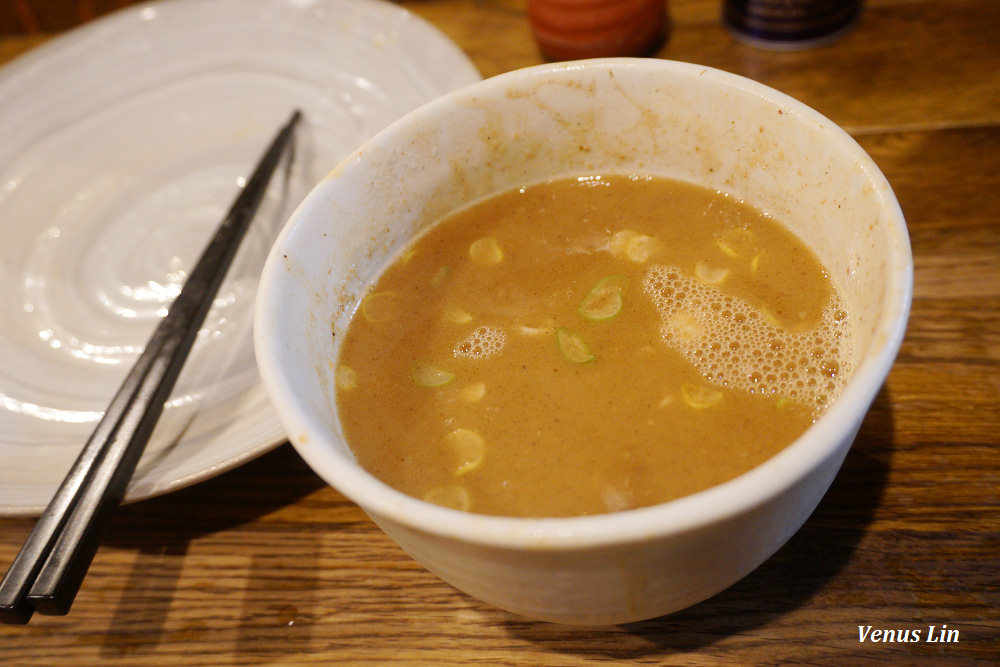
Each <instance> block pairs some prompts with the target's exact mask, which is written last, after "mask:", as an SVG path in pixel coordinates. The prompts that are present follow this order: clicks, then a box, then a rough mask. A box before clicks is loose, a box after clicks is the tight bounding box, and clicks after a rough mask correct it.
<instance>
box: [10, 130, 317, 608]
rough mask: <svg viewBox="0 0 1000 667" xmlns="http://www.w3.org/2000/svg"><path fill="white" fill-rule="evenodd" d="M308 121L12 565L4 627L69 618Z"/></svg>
mask: <svg viewBox="0 0 1000 667" xmlns="http://www.w3.org/2000/svg"><path fill="white" fill-rule="evenodd" d="M301 116H302V114H301V113H300V112H299V111H295V113H293V114H292V116H291V118H290V119H289V120H288V122H287V123H286V124H285V125H284V126H283V127H282V128H281V130H280V131H279V132H278V134H277V136H275V138H274V139H273V141H272V143H271V145H270V146H269V147H268V149H267V151H266V152H265V153H264V155H263V156H262V157H261V158H260V161H259V162H258V163H257V167H256V169H255V170H254V172H253V175H252V176H251V177H250V180H249V181H247V183H246V186H245V187H244V188H243V189H242V190H241V191H240V194H239V196H237V197H236V200H235V201H234V202H233V204H232V205H231V207H230V209H229V212H228V213H227V214H226V217H225V218H224V219H223V221H222V223H221V224H220V225H219V228H218V229H217V230H216V232H215V235H214V236H213V237H212V239H211V241H210V242H209V244H208V246H207V247H206V248H205V250H204V251H203V252H202V255H201V257H200V258H199V260H198V262H197V264H196V265H195V267H194V269H192V271H191V273H190V275H189V276H188V278H187V280H186V281H185V283H184V288H183V289H182V290H181V292H180V294H178V295H177V298H176V299H175V300H174V302H173V303H172V304H171V306H170V310H169V312H168V313H167V315H166V317H164V318H163V319H162V320H161V321H160V323H159V325H158V326H157V328H156V330H155V331H154V332H153V336H152V337H151V338H150V339H149V342H148V343H147V345H146V348H145V350H144V351H143V353H142V354H141V355H140V356H139V359H138V360H137V361H136V363H135V365H134V366H133V367H132V370H131V371H130V372H129V374H128V376H127V377H126V378H125V381H124V382H123V383H122V385H121V387H120V388H119V389H118V393H117V394H115V397H114V399H112V401H111V403H110V405H109V406H108V408H107V410H106V411H105V413H104V416H103V417H102V418H101V421H100V422H99V423H98V424H97V427H96V428H95V429H94V432H93V433H92V434H91V436H90V438H89V439H88V440H87V444H86V445H85V446H84V448H83V451H81V452H80V455H79V457H78V458H77V459H76V461H75V462H74V463H73V467H72V468H71V469H70V471H69V473H68V474H67V476H66V477H65V479H63V482H62V484H61V485H60V486H59V489H58V490H57V491H56V494H55V495H54V496H53V498H52V500H51V502H50V503H49V505H48V507H47V508H46V509H45V511H44V512H43V513H42V515H41V517H39V519H38V522H37V523H36V524H35V527H34V529H33V530H32V532H31V534H30V535H29V536H28V538H27V539H26V540H25V542H24V545H23V546H22V547H21V551H20V552H19V553H18V554H17V556H16V557H15V558H14V562H13V563H12V564H11V566H10V569H8V571H7V574H6V576H5V577H4V579H3V581H2V582H0V622H2V623H9V624H24V623H27V622H28V621H29V620H30V619H31V616H32V614H33V613H34V612H35V611H38V612H39V613H42V614H65V613H67V612H68V611H69V608H70V606H71V605H72V604H73V599H74V598H75V597H76V593H77V591H78V590H79V588H80V584H81V583H82V582H83V578H84V575H86V573H87V568H88V567H89V566H90V562H91V561H92V560H93V558H94V553H95V552H96V551H97V546H98V544H99V541H100V537H101V533H102V532H103V529H104V528H105V526H106V525H107V524H108V523H109V522H110V520H111V518H112V517H113V516H114V512H115V509H116V508H117V507H118V505H119V504H120V503H121V501H122V498H123V497H124V495H125V490H126V488H127V486H128V482H129V480H130V479H131V477H132V474H133V473H134V472H135V467H136V464H137V463H138V462H139V458H140V457H141V455H142V452H143V450H144V449H145V447H146V443H147V442H148V441H149V437H150V435H151V434H152V432H153V427H154V426H155V425H156V422H157V421H158V420H159V418H160V414H161V413H162V412H163V404H164V402H165V401H166V400H167V398H168V397H169V396H170V392H171V390H172V389H173V387H174V383H175V382H176V380H177V376H178V375H179V374H180V371H181V367H182V366H183V365H184V361H185V360H186V359H187V356H188V353H189V352H190V350H191V347H192V345H193V344H194V341H195V338H196V336H197V333H198V329H199V328H200V327H201V325H202V323H203V322H204V320H205V316H206V315H207V314H208V311H209V308H210V307H211V305H212V301H213V300H214V299H215V295H216V293H217V292H218V290H219V286H220V285H221V284H222V280H223V278H224V277H225V275H226V271H227V270H228V269H229V265H230V264H231V263H232V260H233V257H234V256H235V254H236V250H237V249H238V248H239V245H240V242H241V241H242V239H243V236H244V234H245V232H246V230H247V227H248V226H249V224H250V221H251V220H252V219H253V217H254V214H255V213H256V211H257V208H258V207H259V206H260V202H261V200H262V199H263V197H264V193H265V192H266V191H267V186H268V184H269V183H270V181H271V176H272V175H273V174H274V171H275V169H276V168H277V166H278V164H279V163H280V161H281V158H282V156H283V155H284V154H285V151H286V149H288V150H289V152H290V153H291V151H292V149H293V148H294V146H293V142H292V139H293V130H294V129H295V125H296V124H297V123H298V121H299V119H300V118H301ZM290 162H291V157H289V164H290Z"/></svg>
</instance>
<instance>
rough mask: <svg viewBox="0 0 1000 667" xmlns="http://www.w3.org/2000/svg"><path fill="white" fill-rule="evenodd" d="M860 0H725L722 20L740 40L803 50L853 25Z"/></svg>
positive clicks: (766, 45) (757, 44)
mask: <svg viewBox="0 0 1000 667" xmlns="http://www.w3.org/2000/svg"><path fill="white" fill-rule="evenodd" d="M860 11H861V0H725V5H724V9H723V21H724V22H725V24H726V27H727V28H728V29H729V31H730V32H731V33H733V35H734V36H735V37H736V38H737V39H739V40H740V41H743V42H747V43H750V44H753V45H754V46H760V47H763V48H768V49H804V48H808V47H811V46H819V45H821V44H825V43H827V42H829V41H832V40H834V39H836V38H837V37H839V36H840V34H841V33H842V32H843V31H844V30H846V29H847V28H848V27H850V26H851V25H852V24H853V23H854V21H855V19H856V18H857V17H858V14H859V13H860Z"/></svg>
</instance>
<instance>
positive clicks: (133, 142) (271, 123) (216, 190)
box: [0, 0, 479, 515]
mask: <svg viewBox="0 0 1000 667" xmlns="http://www.w3.org/2000/svg"><path fill="white" fill-rule="evenodd" d="M478 79H479V75H478V73H477V72H476V70H475V68H474V67H473V66H472V65H471V63H470V62H469V61H468V59H467V58H466V57H465V56H464V55H463V54H462V53H461V51H459V50H458V49H457V47H455V46H454V45H453V44H452V43H451V42H449V41H448V40H447V39H446V38H445V37H444V36H443V35H441V34H440V33H439V32H438V31H437V30H436V29H434V28H433V27H431V26H430V25H428V24H426V23H425V22H423V21H422V20H421V19H418V18H417V17H414V16H413V15H411V14H409V13H407V12H405V11H403V10H401V9H400V8H398V7H395V6H393V5H391V4H388V3H384V2H380V1H379V0H167V1H165V2H158V3H152V4H148V5H141V6H138V7H135V8H132V9H128V10H124V11H121V12H117V13H115V14H112V15H110V16H108V17H106V18H104V19H101V20H98V21H95V22H93V23H90V24H88V25H85V26H84V27H82V28H80V29H77V30H75V31H72V32H70V33H67V34H66V35H64V36H62V37H60V38H57V39H55V40H53V41H52V42H49V43H47V44H45V45H44V46H42V47H41V48H38V49H36V50H34V51H32V52H30V53H28V54H27V55H26V56H24V57H22V58H20V59H18V60H16V61H14V62H13V63H11V64H10V65H8V66H7V67H5V68H4V69H3V70H0V231H2V237H3V241H2V243H0V434H2V435H0V514H4V515H30V514H35V513H38V512H40V511H41V509H43V508H44V506H45V504H46V503H47V502H48V499H49V498H50V497H51V495H52V493H53V492H54V491H55V488H56V486H57V485H58V483H59V481H60V480H61V479H62V477H63V475H64V474H65V472H66V471H67V469H68V468H69V466H70V465H71V463H72V461H73V460H74V458H75V457H76V455H77V453H78V451H79V449H80V447H81V446H82V445H83V443H84V441H85V440H86V438H87V436H89V434H90V432H91V431H92V430H93V428H94V426H95V425H96V422H97V420H98V419H99V418H100V415H101V412H102V410H103V409H104V407H105V405H106V404H107V403H108V401H109V400H110V399H111V397H112V395H113V394H114V391H115V390H116V389H117V387H118V385H119V383H120V382H121V380H122V379H123V378H124V376H125V373H126V372H127V371H128V368H129V367H130V366H131V364H132V363H133V361H134V360H135V358H136V357H137V355H138V353H139V352H140V350H141V348H142V346H143V345H144V343H145V341H146V339H147V338H148V336H149V335H150V333H151V332H152V330H153V328H154V326H155V323H156V321H157V319H158V318H159V317H161V316H162V315H163V314H164V313H165V311H166V307H167V305H168V304H169V302H170V301H171V299H172V298H173V297H174V296H175V295H176V294H177V293H178V291H179V290H180V287H181V285H182V284H183V281H184V279H185V278H186V275H187V271H188V270H189V269H190V267H191V266H192V265H193V264H194V262H195V261H196V259H197V256H198V254H199V253H200V252H201V249H202V248H203V246H204V244H205V243H206V242H207V240H208V238H209V236H210V235H211V233H212V231H213V230H214V228H215V226H216V225H217V224H218V222H219V221H220V219H221V218H222V216H223V215H224V214H225V211H226V210H227V208H228V206H229V204H230V202H231V201H232V199H233V197H234V196H235V194H236V192H237V189H238V187H239V186H240V184H241V179H242V178H243V177H244V176H247V175H248V174H249V172H250V170H251V169H252V167H253V165H254V163H255V161H256V160H257V158H258V157H259V155H260V153H261V152H262V151H263V149H264V147H265V145H266V144H267V142H268V141H269V140H270V138H271V136H272V135H273V134H274V132H275V131H276V130H277V128H278V126H279V125H280V124H281V123H283V122H284V121H285V120H286V119H287V117H288V115H289V114H290V113H291V110H292V109H293V108H296V107H298V108H301V109H302V110H303V112H304V114H305V122H304V124H303V125H302V126H301V127H300V132H299V134H298V144H297V147H296V157H295V163H294V168H293V170H292V172H291V173H290V175H289V177H288V178H287V179H282V178H280V177H276V178H275V180H274V182H273V183H272V187H271V189H270V191H269V194H268V197H267V198H266V199H265V203H264V205H263V206H262V208H261V210H260V212H259V214H258V217H257V218H256V220H255V221H254V223H253V226H252V227H251V231H250V233H249V234H248V236H247V238H246V239H245V241H244V245H243V248H242V250H241V251H240V254H239V255H238V257H237V259H236V262H235V264H234V265H233V267H232V269H231V270H230V272H229V277H228V278H227V280H226V282H225V283H224V284H223V286H222V289H221V291H220V293H219V296H218V298H217V299H216V302H215V304H214V306H213V309H212V311H211V312H210V313H209V316H208V319H207V321H206V323H205V325H204V327H203V328H202V330H201V331H200V332H199V338H198V341H197V343H196V345H195V348H194V350H193V351H192V354H191V357H190V358H189V360H188V363H187V365H186V367H185V369H184V372H183V373H182V375H181V377H180V379H179V381H178V384H177V387H176V389H175V391H174V393H173V395H172V397H171V399H170V401H169V403H168V405H167V409H166V410H165V412H164V416H163V419H162V420H161V423H160V425H159V427H158V428H157V431H156V432H155V434H154V437H153V440H152V442H151V443H150V445H149V447H148V448H147V451H146V454H145V456H144V457H143V459H142V461H141V462H140V463H139V467H138V470H137V473H136V476H135V477H134V479H133V482H132V485H131V487H130V489H129V492H128V499H129V500H137V499H140V498H145V497H149V496H153V495H158V494H161V493H164V492H167V491H170V490H172V489H176V488H180V487H182V486H186V485H188V484H191V483H194V482H197V481H199V480H202V479H205V478H207V477H209V476H211V475H214V474H217V473H219V472H222V471H224V470H227V469H229V468H231V467H233V466H235V465H238V464H239V463H241V462H243V461H246V460H248V459H249V458H251V457H253V456H256V455H258V454H260V453H262V452H264V451H267V450H268V449H270V448H272V447H273V446H275V445H277V444H278V443H280V442H282V441H283V440H284V438H285V435H284V432H283V431H282V428H281V426H280V424H279V422H278V420H277V418H276V417H275V416H274V414H273V413H272V410H271V408H270V406H269V404H268V401H267V399H266V397H265V394H264V391H263V389H262V387H261V385H260V381H259V378H258V374H257V368H256V364H255V362H254V356H253V346H252V339H251V320H252V309H253V298H254V292H255V288H256V282H257V277H258V275H259V272H260V269H261V267H262V265H263V261H264V257H265V255H266V252H267V250H268V248H269V247H270V244H271V241H272V239H273V238H274V236H275V235H276V234H277V231H278V229H279V228H280V226H281V225H282V224H283V222H284V220H285V219H286V218H287V216H288V214H289V213H290V212H291V210H292V208H293V207H294V206H295V205H296V204H297V203H298V201H300V200H301V198H302V197H304V196H305V194H306V193H307V192H308V190H309V189H310V188H311V186H312V185H313V184H315V183H316V182H317V181H319V180H320V179H321V178H322V177H323V176H324V175H325V174H326V173H327V172H328V171H329V170H330V169H332V168H333V167H334V166H335V165H336V164H337V163H338V162H339V161H340V160H341V159H342V158H343V157H345V156H346V155H347V154H348V153H349V152H350V151H351V150H353V149H354V148H356V147H357V146H358V145H359V144H360V143H362V142H363V141H364V140H365V139H367V138H368V137H370V136H371V135H373V134H375V133H376V132H378V131H379V130H380V129H382V128H383V127H385V126H386V125H387V124H389V123H390V122H391V121H393V120H395V119H396V118H398V117H399V116H401V115H403V114H404V113H406V112H407V111H409V110H411V109H413V108H415V107H416V106H419V105H420V104H422V103H423V102H426V101H428V100H430V99H432V98H434V97H437V96H439V95H441V94H444V93H446V92H448V91H450V90H453V89H455V88H458V87H461V86H463V85H465V84H468V83H472V82H473V81H476V80H478ZM282 183H285V185H284V187H283V186H282Z"/></svg>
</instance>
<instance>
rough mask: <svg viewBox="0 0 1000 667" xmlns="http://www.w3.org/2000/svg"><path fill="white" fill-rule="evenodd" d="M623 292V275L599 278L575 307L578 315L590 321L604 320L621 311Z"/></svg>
mask: <svg viewBox="0 0 1000 667" xmlns="http://www.w3.org/2000/svg"><path fill="white" fill-rule="evenodd" d="M624 294H625V276H620V275H615V276H607V277H606V278H601V279H600V280H598V281H597V284H596V285H594V287H593V288H592V289H591V290H590V292H588V293H587V296H585V297H584V298H583V302H582V303H581V304H580V307H579V308H578V309H577V312H578V313H580V317H582V318H584V319H587V320H591V321H592V322H604V321H605V320H610V319H612V318H613V317H615V316H617V315H618V313H620V312H621V311H622V304H623V302H624Z"/></svg>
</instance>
